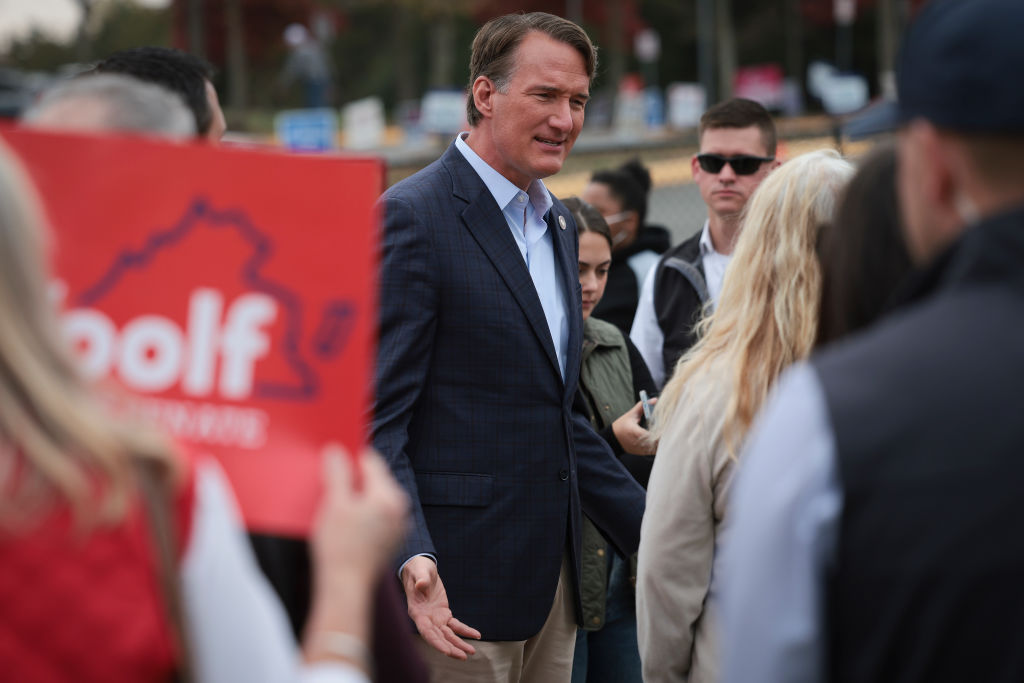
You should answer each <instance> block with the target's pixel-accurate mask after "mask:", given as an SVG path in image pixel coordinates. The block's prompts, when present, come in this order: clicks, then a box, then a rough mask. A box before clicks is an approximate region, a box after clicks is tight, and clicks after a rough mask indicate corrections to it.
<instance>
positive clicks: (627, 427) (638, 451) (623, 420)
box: [612, 398, 658, 455]
mask: <svg viewBox="0 0 1024 683" xmlns="http://www.w3.org/2000/svg"><path fill="white" fill-rule="evenodd" d="M657 402H658V399H656V398H652V399H651V400H650V404H651V405H652V406H653V405H654V404H655V403H657ZM643 415H644V409H643V405H642V404H641V403H640V402H639V401H638V402H637V404H636V405H635V406H633V407H632V408H630V409H629V411H628V412H626V413H625V414H623V415H622V416H621V417H619V419H617V420H615V422H613V423H612V431H613V432H614V433H615V438H616V439H618V440H619V444H620V445H621V446H622V450H624V451H626V452H627V453H632V454H633V455H654V452H655V450H656V449H657V446H658V444H656V443H654V441H652V440H651V433H650V432H649V431H647V430H646V429H644V428H643V427H641V426H640V418H642V417H643Z"/></svg>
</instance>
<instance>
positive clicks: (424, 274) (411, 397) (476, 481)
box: [373, 144, 644, 640]
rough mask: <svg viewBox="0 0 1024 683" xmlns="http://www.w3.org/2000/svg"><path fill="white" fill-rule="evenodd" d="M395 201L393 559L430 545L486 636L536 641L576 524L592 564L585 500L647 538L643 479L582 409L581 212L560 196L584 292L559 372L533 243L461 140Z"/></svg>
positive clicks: (612, 527)
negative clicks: (407, 524)
mask: <svg viewBox="0 0 1024 683" xmlns="http://www.w3.org/2000/svg"><path fill="white" fill-rule="evenodd" d="M382 203H383V211H384V226H385V234H384V246H383V255H382V262H381V269H380V340H379V347H378V362H377V385H376V390H377V395H376V401H375V405H374V409H375V414H374V420H373V442H374V446H375V447H376V448H377V449H378V450H379V451H380V452H381V453H382V454H383V455H384V457H385V458H386V459H387V461H388V463H389V464H390V465H391V468H392V470H393V472H394V473H395V476H396V477H397V478H398V481H399V482H400V483H401V484H402V486H403V487H404V488H405V490H406V491H407V492H408V494H409V496H410V497H411V499H412V514H413V518H414V521H413V529H412V531H411V533H410V536H409V538H408V541H407V542H406V543H405V546H404V547H403V549H402V552H401V556H400V557H399V558H398V564H397V565H396V566H400V565H401V563H402V562H404V561H405V560H407V559H408V558H409V557H411V556H413V555H415V554H417V553H433V554H434V555H435V556H436V557H437V559H438V573H439V574H440V576H441V580H442V581H443V582H444V585H445V589H446V590H447V592H448V599H449V602H450V604H451V609H452V613H453V614H454V615H455V617H456V618H457V619H459V620H460V621H462V622H463V623H466V624H468V625H470V626H472V627H474V628H476V629H478V630H479V631H480V633H481V634H482V636H483V639H484V640H523V639H526V638H529V637H531V636H533V635H535V634H537V633H538V632H539V631H540V629H541V626H543V624H544V620H545V619H546V618H547V615H548V613H549V612H550V610H551V606H552V603H553V601H554V594H555V587H556V585H557V583H558V575H559V571H560V567H561V561H562V557H563V554H564V553H565V551H566V547H567V540H568V541H570V542H569V543H568V547H569V549H570V552H571V554H572V560H573V561H574V564H575V567H576V575H577V577H578V576H579V551H580V509H581V505H582V509H583V511H584V512H586V514H587V515H588V516H589V517H590V518H591V519H592V520H593V521H594V523H595V524H597V526H598V527H600V528H601V529H602V530H603V531H604V532H605V535H606V536H608V538H609V540H611V541H612V542H613V543H614V544H615V545H616V546H617V547H618V548H619V549H620V550H621V551H622V552H624V553H627V554H629V553H633V552H634V551H636V549H637V547H638V546H639V542H640V520H641V517H642V516H643V510H644V491H643V489H642V488H641V487H640V485H639V484H637V483H636V481H635V480H634V479H633V478H632V477H631V476H630V475H629V473H628V472H627V471H626V469H625V468H624V467H623V466H622V464H621V463H620V462H619V461H618V460H617V459H616V458H615V456H614V455H613V454H612V452H611V451H610V450H609V449H608V447H607V445H606V444H605V442H604V441H603V440H602V439H601V438H600V437H599V436H598V435H597V434H596V433H595V432H594V431H593V429H591V427H590V424H589V422H588V421H587V420H586V418H584V417H583V415H582V414H580V413H579V412H578V411H577V410H574V407H573V403H574V398H575V395H576V384H577V379H578V376H579V369H580V353H581V349H582V327H583V322H582V314H581V307H580V285H579V278H578V265H577V260H578V251H579V244H578V238H577V235H576V224H575V222H574V221H573V218H572V215H571V214H570V213H569V211H568V210H567V209H566V208H565V206H563V205H562V203H561V202H559V201H558V200H557V199H555V200H554V206H553V208H552V209H551V210H550V211H549V212H548V215H547V216H546V217H545V220H546V221H547V223H548V229H549V230H550V231H551V233H552V236H553V242H554V252H555V262H556V268H557V271H558V277H561V278H562V279H563V284H564V290H565V291H566V292H567V293H571V294H567V296H569V297H570V298H571V301H568V302H566V310H567V312H568V317H569V323H570V332H569V345H568V355H567V359H566V370H565V372H566V377H565V380H564V381H563V379H562V376H561V374H560V372H559V368H558V361H557V358H556V356H555V348H554V344H553V342H552V339H551V333H550V331H549V329H548V326H547V322H546V320H545V318H544V311H543V308H542V307H541V303H540V299H539V297H538V296H537V291H536V288H535V286H534V283H533V280H532V279H531V278H530V273H529V271H528V270H527V267H526V263H525V262H524V259H523V257H522V253H521V252H520V251H519V247H518V246H517V245H516V242H515V239H514V238H513V237H512V235H511V233H510V231H509V228H508V223H507V222H506V220H505V217H504V216H503V215H502V212H501V209H500V208H499V207H498V204H497V202H495V201H494V197H493V196H492V195H491V193H490V192H489V191H488V189H487V187H486V186H485V185H484V183H483V181H482V180H481V179H480V177H479V176H478V175H477V174H476V172H475V171H474V170H473V168H472V167H471V166H470V165H469V163H468V162H467V161H466V160H465V158H464V157H463V156H462V154H461V153H460V152H459V151H458V149H456V147H455V145H454V144H453V145H451V146H450V147H449V148H448V150H447V151H446V152H445V154H444V155H443V156H442V157H441V158H440V159H438V160H437V161H435V162H434V163H432V164H431V165H430V166H428V167H427V168H425V169H423V170H421V171H420V172H418V173H416V174H415V175H413V176H411V177H409V178H407V179H405V180H403V181H402V182H400V183H398V184H396V185H395V186H393V187H392V188H390V189H389V190H388V191H387V192H386V193H385V194H384V196H383V197H382ZM559 218H563V219H564V221H565V226H566V228H565V229H560V225H561V222H560V220H559ZM576 584H577V585H578V581H577V582H576ZM576 597H577V600H576V602H577V613H578V605H579V594H578V589H577V591H576Z"/></svg>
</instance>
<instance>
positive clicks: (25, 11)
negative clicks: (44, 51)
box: [0, 0, 169, 50]
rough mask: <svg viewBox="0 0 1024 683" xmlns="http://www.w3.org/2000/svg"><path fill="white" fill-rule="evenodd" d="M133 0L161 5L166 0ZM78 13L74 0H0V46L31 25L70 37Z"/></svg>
mask: <svg viewBox="0 0 1024 683" xmlns="http://www.w3.org/2000/svg"><path fill="white" fill-rule="evenodd" d="M93 1H94V2H96V1H97V0H93ZM135 2H138V3H140V4H144V5H152V6H164V5H167V4H168V2H169V0H135ZM80 16H81V12H80V11H79V9H78V3H77V2H75V0H0V50H2V49H4V48H6V47H7V44H8V43H9V42H10V40H11V38H13V37H18V36H23V35H27V34H28V33H29V31H31V30H32V28H33V27H38V28H40V29H41V30H43V31H44V32H46V33H49V34H50V35H53V36H55V37H58V38H70V37H71V36H72V35H74V32H75V29H76V28H77V26H78V21H79V17H80Z"/></svg>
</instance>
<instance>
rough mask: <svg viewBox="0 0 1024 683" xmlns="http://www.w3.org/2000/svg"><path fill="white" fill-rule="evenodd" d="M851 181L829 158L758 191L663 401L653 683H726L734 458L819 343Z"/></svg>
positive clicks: (801, 163) (652, 591)
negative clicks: (822, 243) (784, 375)
mask: <svg viewBox="0 0 1024 683" xmlns="http://www.w3.org/2000/svg"><path fill="white" fill-rule="evenodd" d="M852 175H853V166H851V165H850V164H849V163H848V162H847V161H845V160H844V159H842V158H841V157H840V156H839V155H838V154H837V153H836V152H835V151H833V150H822V151H818V152H811V153H809V154H803V155H801V156H798V157H796V158H794V159H792V160H790V161H787V162H786V163H785V164H783V165H782V166H780V167H779V168H778V170H775V171H773V172H772V173H771V174H770V175H769V176H768V177H767V178H766V179H765V180H764V182H762V183H761V184H760V186H759V187H758V188H757V190H755V191H754V193H753V196H752V197H751V198H750V201H749V202H747V204H746V209H745V211H744V217H743V222H744V225H743V229H742V231H741V232H740V233H739V237H738V239H737V241H736V251H735V255H734V257H733V259H732V261H731V262H730V263H729V269H728V270H727V271H726V276H725V281H724V283H723V286H722V299H721V302H722V306H721V307H720V308H718V309H716V310H715V311H713V312H710V311H709V312H708V314H707V315H706V316H705V317H704V318H702V319H701V321H700V325H699V327H700V330H699V332H700V335H699V339H698V341H697V343H696V344H695V345H694V347H693V348H692V349H690V351H688V352H687V353H686V355H684V356H683V357H682V358H681V359H680V360H679V365H678V367H677V368H676V369H675V372H674V373H673V375H672V379H670V380H669V382H668V384H666V385H665V390H664V391H663V392H662V394H661V398H660V401H659V403H658V406H657V408H656V409H655V413H654V424H653V425H652V427H651V432H652V435H653V437H654V438H656V439H659V443H658V454H657V457H656V458H655V461H654V469H653V471H652V472H651V479H650V484H649V488H648V493H647V497H648V506H647V512H646V514H645V515H644V522H643V528H642V530H641V541H640V558H639V568H638V573H637V584H636V586H637V624H638V627H639V628H638V631H639V643H640V656H641V658H642V660H643V670H644V681H645V682H647V683H670V682H676V681H690V682H691V683H715V682H716V681H718V680H719V661H718V647H717V633H716V617H717V608H718V606H717V604H716V601H717V598H718V593H719V585H718V565H719V562H720V559H721V556H720V553H719V545H720V540H721V538H722V536H723V529H724V527H725V525H726V524H727V523H728V522H727V520H728V517H729V501H728V499H729V487H730V484H731V482H732V478H733V474H734V471H735V469H736V467H737V463H738V460H737V455H738V453H739V449H740V446H741V445H742V443H743V440H744V438H745V437H746V434H747V430H748V429H749V428H750V423H751V421H752V420H753V417H754V414H755V413H756V412H757V410H758V408H759V407H760V405H761V403H762V402H763V401H764V399H765V396H766V395H767V394H768V392H769V390H770V389H771V387H772V385H773V384H774V383H775V379H776V378H777V377H778V376H779V373H780V372H782V370H783V369H784V368H785V367H786V366H787V365H789V364H790V363H791V362H793V361H794V360H796V359H799V358H803V357H805V356H806V355H807V354H808V353H810V351H811V348H812V346H813V344H814V335H815V332H816V331H817V323H818V308H819V298H820V294H821V266H820V264H819V262H818V255H817V251H816V248H815V246H816V244H817V237H818V230H819V228H820V227H821V225H823V224H825V223H827V222H829V221H831V220H832V216H833V214H834V212H835V207H836V204H837V202H838V200H839V196H840V193H841V192H842V190H843V188H844V187H845V185H846V183H847V182H848V181H849V179H850V177H851V176H852ZM751 680H756V679H751Z"/></svg>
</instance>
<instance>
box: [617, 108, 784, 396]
mask: <svg viewBox="0 0 1024 683" xmlns="http://www.w3.org/2000/svg"><path fill="white" fill-rule="evenodd" d="M697 134H698V139H699V140H700V149H699V151H698V153H697V154H695V155H694V156H693V157H692V158H691V159H690V168H691V170H692V171H693V179H694V182H696V183H697V187H698V188H699V189H700V196H701V198H702V199H703V200H704V203H705V204H706V205H707V208H708V218H707V220H706V221H705V222H704V227H703V228H702V229H701V230H700V231H698V232H697V233H695V234H694V235H693V237H691V238H689V239H687V240H685V241H684V242H683V243H682V244H680V245H678V246H676V247H673V248H672V249H670V250H669V251H668V252H666V253H665V254H664V256H662V257H661V260H660V261H659V262H658V265H657V266H656V267H655V268H653V269H652V270H651V271H650V273H648V275H647V279H646V280H645V281H644V284H643V287H642V288H641V290H640V302H639V303H638V305H637V309H636V317H635V318H634V320H633V326H632V328H631V330H630V333H629V336H630V338H631V339H632V340H633V342H634V343H635V344H636V346H637V348H638V349H640V353H642V354H643V357H644V361H645V362H646V363H647V367H648V368H650V370H651V376H652V377H653V378H654V381H655V383H657V385H658V386H663V385H664V384H665V382H666V381H667V380H668V378H669V377H670V376H671V374H672V370H673V369H674V368H675V366H676V362H677V361H678V360H679V358H680V357H681V356H682V355H683V354H684V353H685V352H686V351H687V350H688V349H689V348H690V347H692V346H693V345H694V343H695V342H696V341H697V323H698V322H699V320H700V318H701V316H702V315H703V313H704V311H705V308H710V309H712V310H713V309H714V308H715V307H716V306H717V305H718V296H719V293H720V292H721V290H722V280H723V279H724V277H725V270H726V267H727V266H728V265H729V259H730V258H731V257H732V251H733V247H734V246H735V244H736V239H737V237H738V235H739V233H740V228H741V225H742V223H741V220H740V215H741V213H742V211H743V207H744V206H746V203H747V200H748V199H749V198H750V195H751V194H753V192H754V190H756V189H757V186H758V185H759V184H760V183H761V181H762V180H764V179H765V178H766V177H767V176H768V173H769V172H770V171H771V170H772V169H773V168H775V167H776V166H778V162H777V161H776V160H775V151H776V133H775V123H774V122H773V121H772V117H771V115H770V114H769V113H768V111H767V110H766V109H765V108H764V107H762V106H761V105H760V104H758V103H757V102H754V101H752V100H746V99H742V98H735V99H731V100H726V101H725V102H719V103H718V104H716V105H715V106H713V107H711V108H710V109H708V110H707V111H706V112H704V115H703V116H701V119H700V126H699V127H698V129H697Z"/></svg>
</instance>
